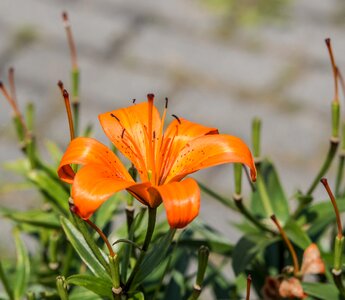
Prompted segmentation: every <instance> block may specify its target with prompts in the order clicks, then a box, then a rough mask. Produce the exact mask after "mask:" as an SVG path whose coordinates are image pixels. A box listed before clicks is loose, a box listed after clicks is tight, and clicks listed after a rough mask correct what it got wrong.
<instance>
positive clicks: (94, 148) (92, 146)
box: [58, 137, 132, 183]
mask: <svg viewBox="0 0 345 300" xmlns="http://www.w3.org/2000/svg"><path fill="white" fill-rule="evenodd" d="M70 164H82V165H87V164H98V165H102V166H106V167H108V168H110V169H112V170H113V172H115V174H116V176H117V177H119V178H122V179H124V180H128V181H130V180H132V178H131V176H130V175H129V174H128V172H127V170H126V168H125V167H124V166H123V164H122V162H121V161H120V160H119V159H118V157H117V156H116V155H115V154H114V153H113V152H112V151H111V150H110V149H109V148H108V147H106V146H105V145H103V144H101V143H100V142H98V141H96V140H95V139H91V138H84V137H79V138H76V139H74V140H72V141H71V143H70V144H69V146H68V148H67V150H66V152H65V154H64V155H63V157H62V159H61V162H60V165H59V167H58V175H59V177H60V179H61V180H63V181H65V182H68V183H72V182H73V178H74V175H75V174H74V171H73V170H72V168H71V167H70Z"/></svg>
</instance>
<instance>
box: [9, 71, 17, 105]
mask: <svg viewBox="0 0 345 300" xmlns="http://www.w3.org/2000/svg"><path fill="white" fill-rule="evenodd" d="M8 83H9V85H10V92H11V98H12V99H13V102H14V103H17V94H16V85H15V82H14V68H12V67H11V68H9V69H8Z"/></svg>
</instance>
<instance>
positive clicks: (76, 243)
mask: <svg viewBox="0 0 345 300" xmlns="http://www.w3.org/2000/svg"><path fill="white" fill-rule="evenodd" d="M60 220H61V225H62V228H63V230H64V231H65V234H66V236H67V239H68V240H69V241H70V243H71V244H72V246H73V247H74V249H75V250H76V251H77V253H78V254H79V256H80V258H81V259H82V260H83V262H84V263H85V264H86V265H87V266H88V267H89V269H90V270H91V272H92V273H93V274H94V275H96V276H97V277H101V278H103V280H105V281H106V282H107V283H110V284H111V280H110V277H109V275H108V274H107V272H106V271H105V269H104V267H103V266H102V264H101V263H100V262H99V261H98V260H97V259H96V257H95V255H94V254H93V252H92V251H91V249H90V247H89V245H88V244H87V242H86V241H85V238H84V237H83V235H82V234H81V233H80V231H78V230H77V229H76V228H75V227H74V225H73V224H72V223H71V222H70V221H69V220H68V219H67V218H65V217H61V218H60Z"/></svg>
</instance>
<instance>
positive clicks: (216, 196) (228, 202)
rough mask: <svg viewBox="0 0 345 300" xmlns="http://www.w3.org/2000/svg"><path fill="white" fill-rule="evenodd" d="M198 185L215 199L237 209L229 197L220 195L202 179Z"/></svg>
mask: <svg viewBox="0 0 345 300" xmlns="http://www.w3.org/2000/svg"><path fill="white" fill-rule="evenodd" d="M198 185H199V187H200V189H201V190H202V191H203V192H204V193H206V194H207V195H209V196H211V197H213V198H214V199H216V200H218V201H219V202H220V203H222V204H223V205H225V206H226V207H228V208H230V209H232V210H234V211H236V210H237V209H236V206H235V205H234V204H233V203H232V201H231V200H230V199H228V198H225V197H223V196H221V195H219V194H218V193H216V192H215V191H213V190H211V189H210V188H208V187H207V186H206V185H204V184H203V183H201V182H200V181H198Z"/></svg>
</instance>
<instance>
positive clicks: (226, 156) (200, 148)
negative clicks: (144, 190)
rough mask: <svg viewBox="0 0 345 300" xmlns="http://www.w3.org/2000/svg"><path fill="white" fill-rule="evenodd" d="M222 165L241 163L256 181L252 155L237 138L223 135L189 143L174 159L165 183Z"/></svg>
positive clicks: (207, 136) (198, 139) (209, 136)
mask: <svg viewBox="0 0 345 300" xmlns="http://www.w3.org/2000/svg"><path fill="white" fill-rule="evenodd" d="M224 163H242V164H245V165H247V166H248V167H249V168H250V171H251V177H252V180H255V179H256V169H255V164H254V160H253V157H252V154H251V152H250V150H249V148H248V147H247V145H246V144H245V143H244V142H242V141H241V140H240V139H239V138H237V137H234V136H230V135H225V134H216V135H206V136H202V137H199V138H197V139H194V140H192V141H190V142H189V143H188V144H187V145H186V146H185V147H184V148H183V149H182V151H181V152H180V153H179V155H178V156H177V157H176V160H175V162H174V164H173V166H172V167H171V169H170V171H169V175H168V177H167V178H166V180H165V182H171V181H176V180H181V179H182V178H183V177H185V176H186V175H188V174H190V173H193V172H195V171H198V170H200V169H204V168H208V167H212V166H216V165H219V164H224Z"/></svg>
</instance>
